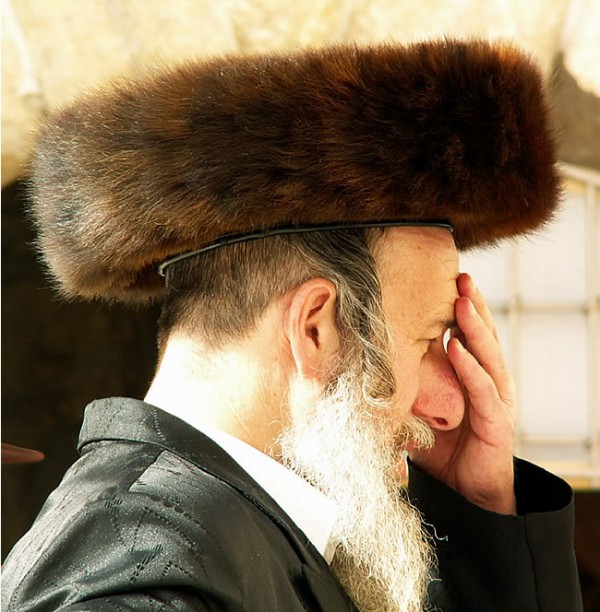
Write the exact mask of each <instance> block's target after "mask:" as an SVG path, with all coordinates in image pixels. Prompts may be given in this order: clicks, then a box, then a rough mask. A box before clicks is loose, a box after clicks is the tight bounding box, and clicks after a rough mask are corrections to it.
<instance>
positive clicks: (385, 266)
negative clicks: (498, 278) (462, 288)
mask: <svg viewBox="0 0 600 612" xmlns="http://www.w3.org/2000/svg"><path fill="white" fill-rule="evenodd" d="M375 261H376V264H377V270H378V273H379V278H380V282H381V291H382V297H383V306H384V311H386V314H387V315H388V316H392V317H393V318H398V317H401V318H403V320H404V321H405V322H406V323H408V324H410V325H411V326H412V327H415V326H417V325H418V326H420V327H422V326H423V325H425V324H427V323H428V322H429V321H430V320H431V318H432V317H437V318H446V319H452V317H453V312H454V301H455V300H456V297H457V290H456V277H457V276H458V253H457V251H456V246H455V245H454V240H453V238H452V234H451V233H450V232H449V231H448V230H446V229H443V228H434V227H431V228H429V227H428V228H415V227H399V228H392V229H389V230H387V231H386V232H385V233H384V234H383V236H382V238H381V239H380V241H379V242H378V243H377V247H376V249H375Z"/></svg>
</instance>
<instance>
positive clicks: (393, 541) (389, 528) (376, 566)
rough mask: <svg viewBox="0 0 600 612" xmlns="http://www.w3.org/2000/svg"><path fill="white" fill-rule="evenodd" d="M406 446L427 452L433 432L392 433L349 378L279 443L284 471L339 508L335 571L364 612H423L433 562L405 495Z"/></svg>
mask: <svg viewBox="0 0 600 612" xmlns="http://www.w3.org/2000/svg"><path fill="white" fill-rule="evenodd" d="M297 421H300V419H297ZM408 442H411V443H413V444H414V445H416V446H420V447H429V446H431V445H432V443H433V438H432V432H431V430H429V428H428V427H427V426H426V425H425V424H424V423H422V422H420V421H416V422H411V423H405V424H404V426H403V427H402V428H401V431H400V432H399V433H398V432H397V431H396V432H394V430H393V427H392V424H391V423H390V416H389V414H387V415H386V413H385V411H384V410H382V409H379V408H377V409H373V408H372V407H371V406H367V405H366V404H365V402H364V400H363V399H362V394H361V387H360V382H359V381H358V380H357V377H354V376H352V375H350V374H345V375H342V376H340V377H338V379H337V383H336V384H335V386H334V388H333V389H332V390H331V391H330V392H328V393H327V396H326V397H324V398H323V399H321V400H320V401H319V402H317V404H316V405H315V406H314V407H313V409H312V410H311V411H310V414H308V415H304V418H302V419H301V422H294V423H292V425H291V426H290V427H289V428H288V429H287V430H286V431H284V433H283V434H282V436H281V439H280V443H281V453H282V459H283V461H284V462H285V464H286V465H288V466H289V467H290V468H292V469H293V470H294V471H295V472H297V473H298V474H300V475H301V476H302V477H303V478H305V479H306V480H308V481H309V482H310V483H311V484H313V485H314V486H316V487H317V488H318V489H320V490H321V491H322V492H323V493H324V494H325V495H327V496H328V497H329V498H330V499H333V500H335V501H336V502H337V504H338V507H339V511H340V514H339V517H338V519H337V522H336V524H335V526H334V531H333V534H332V538H333V539H334V542H336V543H337V545H338V546H337V549H336V553H335V556H334V559H333V562H332V569H333V570H334V572H335V573H336V575H337V576H338V578H339V580H340V582H341V583H342V585H343V586H344V588H345V589H346V591H347V592H348V594H349V595H350V596H351V597H352V599H353V600H354V602H355V603H356V605H357V606H358V608H359V609H361V610H363V611H364V612H367V611H371V610H372V611H375V610H377V611H382V610H386V611H387V610H390V611H392V610H394V611H402V612H417V611H421V610H423V606H424V601H425V593H426V589H427V583H428V576H429V571H430V569H431V567H432V565H433V563H434V554H433V549H432V547H431V545H430V543H429V539H428V536H427V535H426V533H425V531H424V530H423V527H422V523H421V518H420V515H419V513H418V512H417V511H416V510H415V509H414V508H413V507H412V506H411V505H410V503H409V502H408V501H407V499H406V497H405V491H404V489H403V488H402V481H403V473H402V465H403V464H404V460H403V459H401V452H400V451H401V446H405V445H406V444H407V443H408Z"/></svg>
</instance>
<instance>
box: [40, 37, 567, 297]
mask: <svg viewBox="0 0 600 612" xmlns="http://www.w3.org/2000/svg"><path fill="white" fill-rule="evenodd" d="M558 195H559V178H558V174H557V171H556V167H555V153H554V143H553V138H552V134H551V132H550V130H549V127H548V109H547V106H546V102H545V100H544V94H543V85H542V80H541V77H540V74H539V71H538V69H537V67H536V66H535V65H534V64H533V63H532V61H531V60H530V59H529V58H527V57H525V56H524V55H522V54H521V53H520V52H519V51H517V50H516V49H515V48H513V47H511V46H507V45H497V44H489V43H486V42H482V41H469V42H460V41H455V40H442V41H435V42H425V43H420V44H415V45H411V46H399V45H385V46H377V47H369V48H357V47H354V46H337V47H331V48H328V49H324V50H311V51H303V52H297V53H295V54H290V55H275V54H272V55H265V56H247V57H225V58H217V59H213V60H210V61H201V62H197V63H189V64H186V65H181V66H178V67H174V68H171V69H167V70H164V71H161V72H157V73H154V74H150V75H145V76H144V77H143V78H140V79H139V80H136V81H120V82H117V83H113V84H112V85H110V86H108V87H106V88H105V89H104V90H101V91H98V92H95V93H93V94H91V95H89V96H87V97H84V98H82V99H80V100H79V101H77V102H76V103H74V104H73V105H71V106H70V107H68V108H65V109H63V110H62V111H60V112H58V113H57V114H56V115H54V116H53V117H51V118H50V119H49V121H48V122H47V124H46V125H45V127H43V129H42V130H41V132H40V136H39V140H38V146H37V152H36V155H35V159H34V162H33V188H32V196H33V198H32V202H33V203H32V212H33V216H34V219H35V221H36V224H37V227H38V230H39V246H40V249H41V252H42V253H43V257H44V259H45V261H46V263H47V265H48V266H49V269H50V271H51V273H52V274H53V275H54V277H55V278H56V279H57V280H58V282H59V285H60V286H61V289H62V291H63V294H64V295H67V296H75V295H80V296H84V297H89V298H94V297H101V298H108V299H118V300H124V301H138V302H139V301H147V300H151V299H154V298H158V297H160V296H161V294H162V282H161V280H162V279H160V277H159V276H158V275H157V274H156V267H157V264H158V263H160V262H161V261H163V260H164V259H166V258H167V257H169V256H172V255H175V254H178V253H181V252H185V251H188V250H192V249H195V248H198V247H200V246H203V245H205V244H207V243H209V242H211V241H213V240H214V239H216V238H217V237H219V236H223V235H225V234H229V233H232V232H240V231H247V230H253V229H258V228H262V227H270V226H274V225H280V224H291V223H301V224H317V223H328V222H345V221H377V220H400V219H411V220H419V219H443V220H447V221H450V222H451V223H452V224H453V225H454V227H455V239H456V243H457V246H458V247H459V248H460V249H463V250H464V249H468V248H471V247H474V246H480V245H488V244H493V243H495V242H497V241H498V240H500V239H501V238H505V237H508V236H514V235H517V234H522V233H525V232H529V231H531V230H534V229H535V228H538V227H539V226H541V225H543V224H544V223H546V222H547V221H548V220H549V219H550V218H551V216H552V213H553V211H554V209H555V207H556V205H557V201H558Z"/></svg>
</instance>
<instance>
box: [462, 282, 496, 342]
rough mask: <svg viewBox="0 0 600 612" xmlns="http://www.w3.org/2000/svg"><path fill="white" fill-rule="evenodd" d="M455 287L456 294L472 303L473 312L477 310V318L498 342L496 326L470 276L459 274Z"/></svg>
mask: <svg viewBox="0 0 600 612" xmlns="http://www.w3.org/2000/svg"><path fill="white" fill-rule="evenodd" d="M456 286H457V288H458V294H459V295H460V296H461V297H466V298H469V299H470V300H471V302H473V306H475V310H477V312H478V313H479V316H480V317H481V318H482V319H483V321H484V322H485V324H486V326H487V328H488V329H489V330H490V332H491V334H492V335H493V336H494V338H495V339H496V340H498V330H497V328H496V324H495V323H494V318H493V317H492V313H491V312H490V309H489V308H488V305H487V303H486V301H485V299H484V297H483V295H482V293H481V291H479V289H478V288H477V286H476V285H475V282H474V281H473V279H472V278H471V276H470V275H469V274H465V273H462V274H460V275H459V276H458V278H457V279H456Z"/></svg>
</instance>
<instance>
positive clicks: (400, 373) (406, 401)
mask: <svg viewBox="0 0 600 612" xmlns="http://www.w3.org/2000/svg"><path fill="white" fill-rule="evenodd" d="M422 362H423V351H422V350H420V349H416V348H412V347H411V348H409V349H406V350H405V351H404V354H403V356H402V357H400V358H398V359H397V360H396V361H395V363H394V375H395V376H396V388H397V390H396V398H395V404H396V406H397V408H398V409H399V410H402V411H403V412H408V411H409V410H410V407H411V406H412V405H413V403H414V402H415V399H416V398H417V393H418V390H419V381H420V379H421V376H422V372H421V369H422V367H421V366H422Z"/></svg>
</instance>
